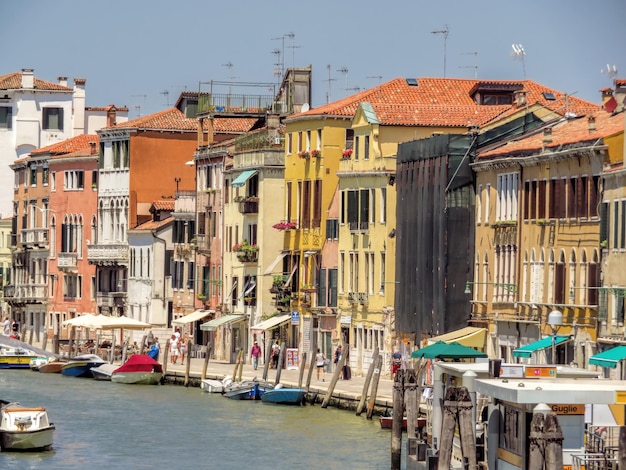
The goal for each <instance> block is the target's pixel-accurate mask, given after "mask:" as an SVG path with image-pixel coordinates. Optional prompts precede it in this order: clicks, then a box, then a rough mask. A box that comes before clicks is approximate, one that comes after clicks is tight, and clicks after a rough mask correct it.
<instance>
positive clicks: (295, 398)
mask: <svg viewBox="0 0 626 470" xmlns="http://www.w3.org/2000/svg"><path fill="white" fill-rule="evenodd" d="M305 395H306V390H303V389H301V388H279V389H273V390H267V391H266V392H265V393H263V394H262V395H261V401H263V402H265V403H276V404H281V405H301V404H302V403H303V402H304V396H305Z"/></svg>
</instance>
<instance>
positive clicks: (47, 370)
mask: <svg viewBox="0 0 626 470" xmlns="http://www.w3.org/2000/svg"><path fill="white" fill-rule="evenodd" d="M63 364H65V362H63V361H52V362H48V363H46V364H44V365H42V366H39V372H41V373H43V374H60V373H61V367H63Z"/></svg>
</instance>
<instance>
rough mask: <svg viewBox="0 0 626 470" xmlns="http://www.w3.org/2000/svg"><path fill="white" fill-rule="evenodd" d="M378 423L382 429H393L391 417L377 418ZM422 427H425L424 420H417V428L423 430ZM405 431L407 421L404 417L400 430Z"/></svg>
mask: <svg viewBox="0 0 626 470" xmlns="http://www.w3.org/2000/svg"><path fill="white" fill-rule="evenodd" d="M378 421H379V422H380V427H381V428H382V429H391V428H392V427H393V416H380V417H379V418H378ZM424 426H426V419H425V418H418V420H417V427H418V428H423V427H424ZM406 429H407V419H406V416H404V417H403V418H402V430H403V431H406Z"/></svg>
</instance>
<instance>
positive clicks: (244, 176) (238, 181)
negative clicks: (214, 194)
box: [231, 170, 258, 188]
mask: <svg viewBox="0 0 626 470" xmlns="http://www.w3.org/2000/svg"><path fill="white" fill-rule="evenodd" d="M257 171H258V170H246V171H243V172H241V174H240V175H239V176H237V178H235V179H234V180H233V183H232V184H231V186H232V187H233V188H241V187H242V186H243V185H244V184H246V181H248V180H249V179H250V178H251V177H252V176H253V175H255V174H256V173H257Z"/></svg>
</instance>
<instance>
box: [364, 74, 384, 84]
mask: <svg viewBox="0 0 626 470" xmlns="http://www.w3.org/2000/svg"><path fill="white" fill-rule="evenodd" d="M365 78H377V79H378V84H379V85H380V82H381V81H382V79H383V76H382V75H370V76H368V77H365Z"/></svg>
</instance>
